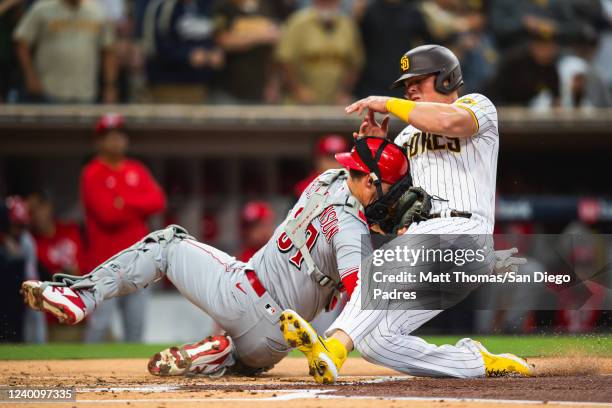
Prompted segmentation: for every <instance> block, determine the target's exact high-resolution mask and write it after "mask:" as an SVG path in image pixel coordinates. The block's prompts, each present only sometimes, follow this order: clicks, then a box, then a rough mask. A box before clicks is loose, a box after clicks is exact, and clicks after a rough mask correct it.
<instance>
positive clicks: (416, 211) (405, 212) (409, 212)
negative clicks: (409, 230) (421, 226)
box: [385, 187, 431, 234]
mask: <svg viewBox="0 0 612 408" xmlns="http://www.w3.org/2000/svg"><path fill="white" fill-rule="evenodd" d="M430 211H431V196H430V195H429V194H428V193H427V191H425V190H423V189H422V188H421V187H410V188H409V189H408V191H406V192H405V193H404V194H402V196H401V197H400V198H399V200H397V204H396V206H395V208H394V211H391V212H390V213H389V215H390V217H392V219H391V222H390V224H391V228H390V232H391V233H392V234H397V231H398V230H399V229H400V228H404V227H408V226H410V224H412V223H413V222H419V221H425V220H427V219H429V212H430ZM388 224H389V223H388ZM387 228H389V227H387ZM385 232H387V231H385Z"/></svg>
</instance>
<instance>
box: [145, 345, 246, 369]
mask: <svg viewBox="0 0 612 408" xmlns="http://www.w3.org/2000/svg"><path fill="white" fill-rule="evenodd" d="M233 349H234V343H233V342H232V339H231V337H229V336H222V335H220V336H208V337H207V338H205V339H204V340H202V341H199V342H197V343H191V344H183V345H182V346H178V347H176V346H175V347H169V348H167V349H165V350H162V351H160V352H159V353H156V354H155V355H154V356H153V357H151V359H150V360H149V363H148V365H147V368H148V369H149V373H151V374H153V375H159V376H171V375H186V374H193V375H196V374H202V375H208V376H210V377H212V378H217V377H221V376H222V375H223V374H224V373H225V370H226V369H227V367H229V366H231V365H233V364H234V363H235V360H234V356H233V355H232V351H233Z"/></svg>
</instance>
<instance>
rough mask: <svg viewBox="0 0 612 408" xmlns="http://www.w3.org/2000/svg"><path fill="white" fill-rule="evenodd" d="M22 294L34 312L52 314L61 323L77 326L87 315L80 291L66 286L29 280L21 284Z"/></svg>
mask: <svg viewBox="0 0 612 408" xmlns="http://www.w3.org/2000/svg"><path fill="white" fill-rule="evenodd" d="M20 293H21V295H22V296H23V300H24V302H25V303H26V304H27V305H28V306H30V307H31V308H32V309H34V310H40V311H47V312H50V313H51V314H53V315H54V316H55V317H57V318H58V320H59V321H60V323H66V324H77V323H79V322H80V321H82V320H83V319H84V318H85V316H86V314H87V313H86V311H85V303H83V299H81V297H80V296H79V293H78V291H74V290H72V289H70V288H69V287H66V286H57V285H53V284H51V283H50V282H41V281H35V280H29V281H25V282H23V283H22V284H21V291H20Z"/></svg>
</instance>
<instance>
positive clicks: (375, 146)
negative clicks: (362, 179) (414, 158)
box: [336, 137, 408, 184]
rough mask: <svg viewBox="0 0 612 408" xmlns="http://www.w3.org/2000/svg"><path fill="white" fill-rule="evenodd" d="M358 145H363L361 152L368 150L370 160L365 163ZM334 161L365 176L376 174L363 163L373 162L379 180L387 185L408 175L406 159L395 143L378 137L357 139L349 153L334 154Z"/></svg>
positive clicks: (370, 167) (373, 169)
mask: <svg viewBox="0 0 612 408" xmlns="http://www.w3.org/2000/svg"><path fill="white" fill-rule="evenodd" d="M360 143H363V144H364V145H363V147H364V149H363V150H365V149H368V150H369V153H370V158H369V159H368V158H366V159H365V161H364V159H363V154H360V153H359V151H358V150H360V149H359V146H358V145H359V144H360ZM379 150H380V151H379ZM365 151H366V152H367V150H365ZM366 154H367V153H366ZM336 160H338V162H339V163H340V164H342V165H343V166H344V167H346V168H349V169H353V170H357V171H360V172H362V173H366V174H372V173H376V171H375V170H376V169H375V168H372V167H373V166H371V165H370V166H368V165H366V163H365V162H369V161H373V162H375V163H376V164H378V169H379V170H380V178H381V180H382V181H384V182H386V183H389V184H394V183H396V182H397V181H399V180H400V179H401V178H402V177H404V176H405V175H406V174H407V173H408V159H407V158H406V153H405V152H404V150H403V149H402V148H401V147H399V146H398V145H396V144H395V143H392V142H390V141H388V140H387V139H383V138H380V137H364V138H361V139H358V140H357V141H356V144H355V147H353V148H352V149H351V151H350V152H344V153H336Z"/></svg>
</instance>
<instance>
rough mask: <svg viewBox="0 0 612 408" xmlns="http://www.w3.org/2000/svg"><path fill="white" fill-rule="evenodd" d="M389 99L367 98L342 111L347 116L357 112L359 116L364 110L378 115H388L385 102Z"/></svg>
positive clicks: (383, 97)
mask: <svg viewBox="0 0 612 408" xmlns="http://www.w3.org/2000/svg"><path fill="white" fill-rule="evenodd" d="M389 99H391V98H390V97H388V96H368V97H367V98H363V99H360V100H358V101H357V102H355V103H352V104H351V105H349V106H347V107H346V108H344V111H345V112H346V113H348V114H351V113H353V112H357V114H358V115H361V114H362V113H363V111H364V110H365V109H369V110H371V111H374V112H378V113H389V111H388V110H387V101H388V100H389Z"/></svg>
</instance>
